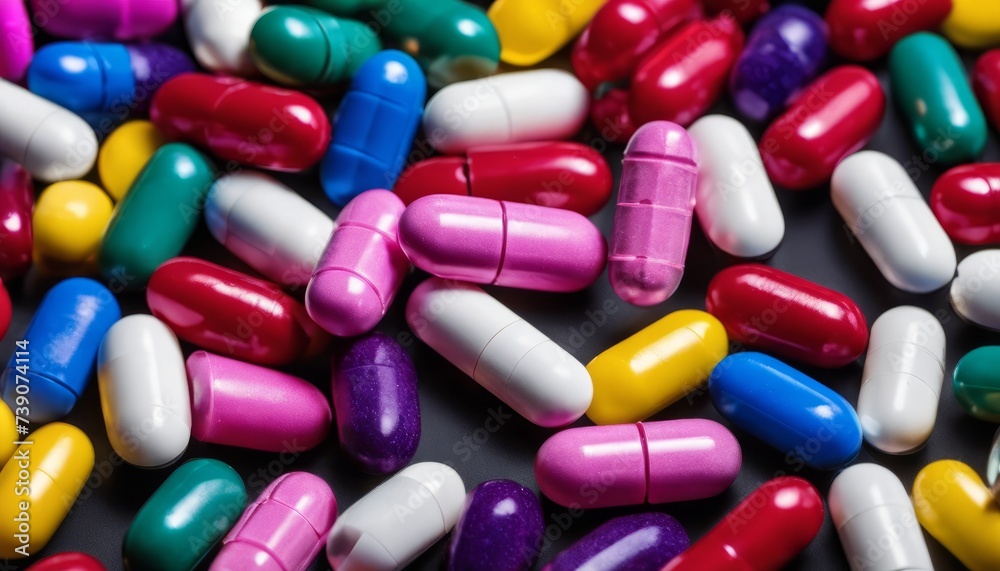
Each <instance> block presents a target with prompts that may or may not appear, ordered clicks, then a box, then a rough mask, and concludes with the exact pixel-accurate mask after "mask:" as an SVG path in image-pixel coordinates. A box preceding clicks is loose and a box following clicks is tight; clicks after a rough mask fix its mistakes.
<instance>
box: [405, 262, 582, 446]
mask: <svg viewBox="0 0 1000 571" xmlns="http://www.w3.org/2000/svg"><path fill="white" fill-rule="evenodd" d="M406 323H407V324H408V325H409V326H410V329H411V330H412V331H413V333H414V334H416V336H417V337H418V338H419V339H420V340H421V341H423V342H424V343H427V344H428V345H429V346H430V347H431V348H432V349H434V350H435V351H437V352H438V353H439V354H440V355H441V356H443V357H444V358H445V359H447V360H448V361H450V362H451V363H452V364H453V365H455V366H456V367H458V368H459V369H460V370H461V371H462V372H463V373H465V374H466V375H468V376H470V377H472V379H473V380H475V381H476V382H477V383H479V384H480V385H482V386H483V387H484V388H485V389H487V390H489V391H490V392H491V393H493V395H494V396H496V397H497V398H499V399H500V400H501V401H503V402H504V403H506V404H507V405H508V406H510V407H511V408H512V409H514V411H515V412H517V413H518V414H521V415H522V416H524V417H525V418H527V419H528V420H529V421H531V422H533V423H535V424H537V425H539V426H546V427H555V426H565V425H567V424H569V423H571V422H574V421H575V420H577V419H578V418H580V417H581V416H583V413H584V412H586V410H587V408H588V407H589V406H590V401H591V398H592V397H593V385H592V384H591V381H590V374H589V373H588V372H587V369H586V368H584V366H583V365H582V364H581V363H580V362H579V361H577V360H576V359H575V358H573V356H572V355H570V354H569V353H567V352H566V350H565V349H563V348H562V347H560V346H559V345H556V344H555V342H553V341H552V340H551V339H549V338H548V337H546V336H545V335H544V334H543V333H542V332H541V331H539V330H537V329H535V328H534V327H533V326H532V325H531V324H529V323H528V322H526V321H524V319H522V318H521V317H519V316H518V315H517V314H515V313H514V312H513V311H511V310H510V309H508V308H507V307H506V306H504V305H503V304H501V303H500V302H499V301H497V300H496V299H495V298H493V297H492V296H490V295H489V294H488V293H486V292H485V291H483V290H481V289H479V288H478V287H476V286H474V285H471V284H468V283H464V282H457V281H450V280H443V279H441V278H431V279H429V280H427V281H425V282H423V283H422V284H420V285H418V286H417V287H416V289H414V290H413V293H412V294H410V299H409V301H407V303H406Z"/></svg>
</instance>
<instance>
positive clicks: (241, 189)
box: [205, 171, 335, 286]
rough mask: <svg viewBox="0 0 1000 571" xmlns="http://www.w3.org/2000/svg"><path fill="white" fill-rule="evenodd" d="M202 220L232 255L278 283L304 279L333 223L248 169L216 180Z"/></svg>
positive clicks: (282, 187) (298, 282)
mask: <svg viewBox="0 0 1000 571" xmlns="http://www.w3.org/2000/svg"><path fill="white" fill-rule="evenodd" d="M205 222H206V223H207V225H208V230H209V231H210V232H211V233H212V236H215V239H216V240H218V241H219V242H221V243H222V244H223V245H224V246H225V247H226V248H228V249H229V251H230V252H232V253H233V254H235V255H236V257H237V258H239V259H241V260H243V261H244V262H246V263H247V265H249V266H250V267H252V268H253V269H255V270H257V271H258V272H260V273H261V274H263V275H264V276H266V277H267V278H268V279H270V280H271V281H273V282H276V283H278V284H280V285H282V286H296V285H305V284H307V283H309V277H310V276H311V275H312V272H313V270H314V269H315V268H316V263H317V262H318V261H319V258H320V256H321V255H322V254H323V250H324V249H325V248H326V245H327V242H329V241H330V234H332V233H333V228H334V226H335V224H334V222H333V220H331V219H330V217H329V216H327V215H326V214H324V213H323V211H322V210H320V209H319V208H316V207H315V206H313V205H312V204H311V203H310V202H309V201H308V200H306V199H304V198H302V197H301V196H299V195H298V194H297V193H296V192H295V191H293V190H292V189H290V188H288V187H287V186H285V185H283V184H281V183H280V182H278V181H277V180H275V179H273V178H271V177H269V176H267V175H265V174H262V173H258V172H253V171H246V172H240V173H235V174H230V175H226V176H224V177H222V178H220V179H219V180H217V181H215V184H213V185H212V188H211V190H209V191H208V198H207V199H206V201H205Z"/></svg>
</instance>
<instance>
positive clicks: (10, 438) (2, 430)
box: [0, 401, 19, 466]
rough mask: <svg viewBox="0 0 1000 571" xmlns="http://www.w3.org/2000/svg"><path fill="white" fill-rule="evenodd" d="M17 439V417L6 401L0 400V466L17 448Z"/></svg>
mask: <svg viewBox="0 0 1000 571" xmlns="http://www.w3.org/2000/svg"><path fill="white" fill-rule="evenodd" d="M18 440H19V437H18V435H17V419H16V418H14V412H13V411H11V410H10V407H8V406H7V404H6V403H4V402H2V401H0V466H3V465H4V464H6V463H7V460H9V459H10V457H11V456H13V455H14V451H15V450H17V444H15V443H16V442H17V441H18Z"/></svg>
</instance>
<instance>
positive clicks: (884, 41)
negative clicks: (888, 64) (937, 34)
mask: <svg viewBox="0 0 1000 571" xmlns="http://www.w3.org/2000/svg"><path fill="white" fill-rule="evenodd" d="M951 9H952V0H919V1H914V0H883V1H881V2H868V1H867V0H833V1H832V2H830V4H829V6H828V7H827V9H826V16H825V18H826V23H827V25H828V26H829V27H830V48H831V49H833V51H835V52H837V54H838V55H840V56H842V57H845V58H847V59H851V60H854V61H871V60H874V59H878V58H880V57H882V56H884V55H885V54H887V53H889V50H890V49H891V48H892V46H894V45H895V44H896V42H898V41H899V40H901V39H903V38H905V37H906V36H909V35H910V34H914V33H916V32H920V31H924V30H934V29H937V27H938V26H939V25H941V22H943V21H944V19H945V18H946V17H947V16H948V13H949V12H951Z"/></svg>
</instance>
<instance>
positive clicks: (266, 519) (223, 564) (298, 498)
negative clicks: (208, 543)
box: [209, 472, 337, 571]
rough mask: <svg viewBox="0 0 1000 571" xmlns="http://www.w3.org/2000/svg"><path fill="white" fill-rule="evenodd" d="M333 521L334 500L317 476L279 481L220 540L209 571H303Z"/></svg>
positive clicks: (288, 476)
mask: <svg viewBox="0 0 1000 571" xmlns="http://www.w3.org/2000/svg"><path fill="white" fill-rule="evenodd" d="M336 519H337V499H336V498H334V496H333V490H331V489H330V485H329V484H327V483H326V482H325V481H324V480H323V479H322V478H320V477H319V476H316V475H313V474H310V473H308V472H290V473H287V474H282V475H281V476H278V477H277V478H276V479H275V480H274V481H273V482H271V483H270V484H269V485H268V486H267V488H264V491H263V492H261V493H260V496H258V497H257V499H256V500H255V501H254V502H253V503H252V504H250V505H249V506H247V508H246V510H245V511H244V512H243V515H242V516H240V519H239V520H238V521H237V522H236V524H235V525H233V528H232V529H231V530H229V533H227V534H226V536H225V537H224V538H222V549H221V550H219V554H218V555H217V556H216V557H215V559H214V560H213V561H212V565H211V567H209V571H244V570H246V569H260V570H262V571H263V570H274V571H305V570H306V569H308V568H309V566H310V564H312V562H313V560H314V559H316V556H317V555H318V554H319V552H320V551H322V550H323V546H324V545H325V544H326V534H327V533H328V532H329V531H330V528H331V527H333V522H334V520H336Z"/></svg>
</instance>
